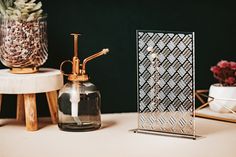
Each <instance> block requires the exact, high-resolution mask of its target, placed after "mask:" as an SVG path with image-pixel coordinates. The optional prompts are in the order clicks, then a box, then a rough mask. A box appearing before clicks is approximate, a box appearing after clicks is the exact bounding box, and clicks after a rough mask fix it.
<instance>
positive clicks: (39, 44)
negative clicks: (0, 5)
mask: <svg viewBox="0 0 236 157" xmlns="http://www.w3.org/2000/svg"><path fill="white" fill-rule="evenodd" d="M0 21H1V26H0V30H1V36H0V61H1V62H2V63H3V64H4V65H5V66H7V67H10V68H29V67H31V68H36V67H39V66H41V65H43V64H44V63H45V62H46V60H47V58H48V40H47V21H46V17H44V18H42V19H37V20H33V21H23V20H13V19H7V18H1V19H0Z"/></svg>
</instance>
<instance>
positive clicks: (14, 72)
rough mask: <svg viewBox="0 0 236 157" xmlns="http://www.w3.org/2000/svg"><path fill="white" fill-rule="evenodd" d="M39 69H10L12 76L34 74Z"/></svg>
mask: <svg viewBox="0 0 236 157" xmlns="http://www.w3.org/2000/svg"><path fill="white" fill-rule="evenodd" d="M38 70H39V69H38V68H37V67H25V68H11V73H13V74H31V73H36V72H37V71H38Z"/></svg>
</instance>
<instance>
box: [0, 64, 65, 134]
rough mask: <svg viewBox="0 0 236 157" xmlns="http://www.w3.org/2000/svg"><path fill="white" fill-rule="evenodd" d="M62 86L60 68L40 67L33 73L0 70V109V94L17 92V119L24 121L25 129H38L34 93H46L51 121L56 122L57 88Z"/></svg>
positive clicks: (0, 98)
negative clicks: (13, 72)
mask: <svg viewBox="0 0 236 157" xmlns="http://www.w3.org/2000/svg"><path fill="white" fill-rule="evenodd" d="M62 86H63V76H62V74H61V72H60V70H56V69H50V68H41V69H40V70H39V71H38V72H37V73H33V74H12V73H11V72H10V70H9V69H2V70H0V110H1V104H2V94H17V113H16V119H17V120H24V119H25V122H26V129H27V130H29V131H35V130H37V129H38V122H37V110H36V93H46V96H47V101H48V106H49V110H50V114H51V119H52V122H53V123H57V116H58V115H57V90H59V89H60V88H62Z"/></svg>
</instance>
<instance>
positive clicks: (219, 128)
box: [0, 113, 236, 157]
mask: <svg viewBox="0 0 236 157" xmlns="http://www.w3.org/2000/svg"><path fill="white" fill-rule="evenodd" d="M102 122H103V126H102V128H101V129H99V130H97V131H91V132H64V131H60V130H59V129H58V127H57V125H53V124H50V119H48V118H46V119H45V118H43V119H42V118H41V119H39V124H41V126H40V127H41V128H40V129H39V130H38V131H35V132H28V131H26V130H25V126H24V125H23V123H22V124H20V123H19V122H16V121H15V120H14V119H1V120H0V125H1V126H0V157H16V156H19V157H116V156H117V157H190V156H191V157H195V156H196V157H235V156H236V151H235V150H236V124H235V123H226V122H220V121H214V120H207V119H201V118H196V129H197V130H196V132H197V135H200V136H201V137H200V138H197V140H192V139H185V138H176V137H166V136H158V135H149V134H140V133H133V132H131V131H129V130H131V129H134V128H136V127H137V114H136V113H123V114H103V115H102Z"/></svg>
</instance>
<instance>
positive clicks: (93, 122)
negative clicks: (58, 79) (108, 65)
mask: <svg viewBox="0 0 236 157" xmlns="http://www.w3.org/2000/svg"><path fill="white" fill-rule="evenodd" d="M72 35H74V57H73V60H72V61H69V60H68V61H64V62H63V63H62V64H61V71H62V66H63V64H64V63H66V62H69V63H72V73H71V74H65V75H67V76H68V80H69V81H68V83H66V84H65V85H64V86H63V88H62V89H61V90H60V91H59V96H58V117H59V120H58V127H59V128H60V129H61V130H64V131H91V130H96V129H99V128H100V126H101V110H100V109H101V95H100V92H99V91H98V90H97V88H96V86H95V85H94V84H93V83H91V82H90V81H89V79H88V75H87V74H86V71H85V65H86V63H87V62H88V61H90V60H92V59H94V58H96V57H98V56H101V55H103V54H106V53H108V51H109V50H108V49H103V50H102V51H100V52H98V53H96V54H94V55H92V56H90V57H88V58H86V59H84V61H83V64H79V62H80V61H79V59H78V57H77V54H78V52H77V51H78V47H77V42H78V34H72Z"/></svg>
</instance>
